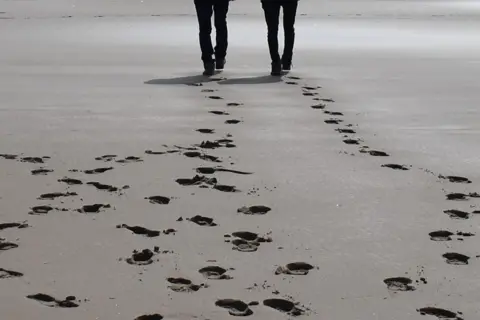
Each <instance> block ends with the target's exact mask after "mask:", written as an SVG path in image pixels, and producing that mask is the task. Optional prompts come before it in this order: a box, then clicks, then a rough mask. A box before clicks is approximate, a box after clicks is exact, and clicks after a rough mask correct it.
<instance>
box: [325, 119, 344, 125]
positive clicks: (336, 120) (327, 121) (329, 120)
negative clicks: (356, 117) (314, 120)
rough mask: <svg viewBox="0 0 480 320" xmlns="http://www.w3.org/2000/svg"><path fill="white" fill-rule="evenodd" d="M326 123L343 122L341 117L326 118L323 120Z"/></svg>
mask: <svg viewBox="0 0 480 320" xmlns="http://www.w3.org/2000/svg"><path fill="white" fill-rule="evenodd" d="M324 122H325V123H326V124H340V123H341V122H343V120H342V119H327V120H325V121H324Z"/></svg>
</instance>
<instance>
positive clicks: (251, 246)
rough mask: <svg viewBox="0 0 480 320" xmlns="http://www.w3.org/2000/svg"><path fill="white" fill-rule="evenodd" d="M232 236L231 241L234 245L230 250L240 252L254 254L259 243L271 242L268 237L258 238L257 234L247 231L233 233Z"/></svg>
mask: <svg viewBox="0 0 480 320" xmlns="http://www.w3.org/2000/svg"><path fill="white" fill-rule="evenodd" d="M232 236H233V237H234V238H235V239H234V240H232V244H233V245H234V247H233V248H232V249H233V250H237V251H240V252H255V251H257V250H258V247H259V246H260V243H262V242H272V238H270V237H267V236H265V237H260V236H259V235H258V234H257V233H253V232H249V231H239V232H234V233H232Z"/></svg>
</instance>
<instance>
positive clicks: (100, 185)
mask: <svg viewBox="0 0 480 320" xmlns="http://www.w3.org/2000/svg"><path fill="white" fill-rule="evenodd" d="M87 185H89V186H94V187H95V188H97V189H98V190H104V191H108V192H117V191H120V189H119V188H117V187H114V186H111V185H109V184H103V183H100V182H96V181H92V182H87ZM122 189H128V186H124V187H123V188H122Z"/></svg>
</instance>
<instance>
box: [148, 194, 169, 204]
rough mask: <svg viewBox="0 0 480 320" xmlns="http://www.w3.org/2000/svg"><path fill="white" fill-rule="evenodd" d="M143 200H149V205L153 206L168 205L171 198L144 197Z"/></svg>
mask: <svg viewBox="0 0 480 320" xmlns="http://www.w3.org/2000/svg"><path fill="white" fill-rule="evenodd" d="M145 199H147V200H149V201H150V203H153V204H169V203H170V200H171V198H168V197H164V196H151V197H146V198H145Z"/></svg>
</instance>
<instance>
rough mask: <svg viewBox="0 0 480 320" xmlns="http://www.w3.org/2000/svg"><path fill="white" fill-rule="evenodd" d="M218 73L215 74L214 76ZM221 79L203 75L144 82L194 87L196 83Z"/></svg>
mask: <svg viewBox="0 0 480 320" xmlns="http://www.w3.org/2000/svg"><path fill="white" fill-rule="evenodd" d="M219 73H220V72H215V75H217V74H219ZM219 80H221V79H218V78H211V77H208V76H204V75H201V74H200V75H195V76H185V77H175V78H165V79H152V80H148V81H145V82H144V83H145V84H161V85H172V84H185V85H194V84H198V83H205V82H214V81H219Z"/></svg>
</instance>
